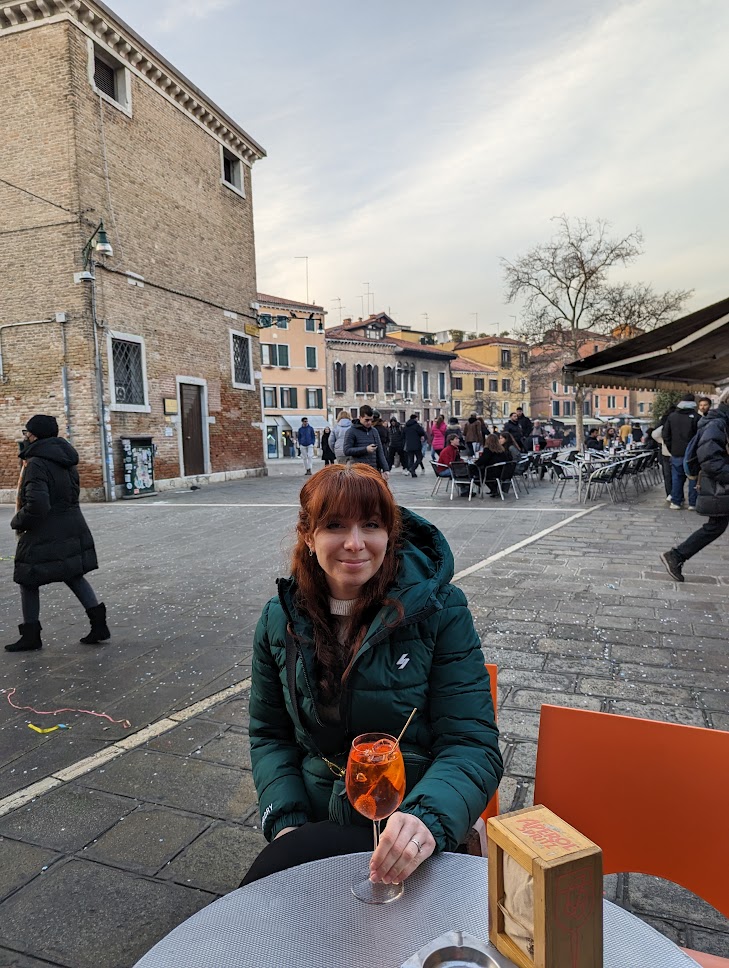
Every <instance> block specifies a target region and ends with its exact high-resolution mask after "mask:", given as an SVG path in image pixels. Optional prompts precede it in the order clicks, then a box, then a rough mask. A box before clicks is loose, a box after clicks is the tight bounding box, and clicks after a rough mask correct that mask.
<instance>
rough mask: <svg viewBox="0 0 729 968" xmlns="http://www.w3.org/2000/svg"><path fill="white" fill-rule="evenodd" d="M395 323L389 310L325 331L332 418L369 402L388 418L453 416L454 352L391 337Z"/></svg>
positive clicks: (427, 419) (328, 388) (421, 418)
mask: <svg viewBox="0 0 729 968" xmlns="http://www.w3.org/2000/svg"><path fill="white" fill-rule="evenodd" d="M388 329H390V330H393V331H397V325H396V323H395V322H394V321H393V320H392V319H390V317H389V316H388V315H387V314H386V313H378V314H376V315H372V316H368V317H367V319H359V320H352V319H345V320H344V322H343V324H342V325H341V326H335V327H332V328H330V329H327V331H326V346H327V372H328V384H327V396H328V403H329V412H330V414H331V416H332V418H333V419H335V420H336V418H337V417H338V416H339V414H340V413H341V412H342V410H348V411H350V412H352V413H354V414H356V412H357V410H358V409H359V407H360V406H362V405H363V404H365V403H368V404H369V405H370V406H371V407H372V408H373V409H375V408H376V409H377V410H379V411H380V413H381V414H382V416H383V418H385V419H389V418H390V416H395V417H397V418H398V420H401V421H404V420H407V418H408V417H409V416H410V414H411V413H415V414H417V415H418V418H419V419H420V420H422V421H424V422H425V423H429V422H430V421H432V420H435V418H436V417H437V416H438V414H440V413H442V414H443V415H444V416H446V417H447V416H449V411H450V396H451V380H450V368H449V364H450V363H451V361H452V360H454V359H455V358H456V356H455V353H450V352H447V351H444V350H442V349H440V348H439V347H436V346H430V345H423V344H421V343H419V342H415V341H414V340H412V339H403V338H400V337H397V336H393V335H391V333H390V332H388Z"/></svg>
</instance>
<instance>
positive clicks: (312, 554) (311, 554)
mask: <svg viewBox="0 0 729 968" xmlns="http://www.w3.org/2000/svg"><path fill="white" fill-rule="evenodd" d="M309 557H310V558H313V557H314V552H313V551H312V550H311V548H309Z"/></svg>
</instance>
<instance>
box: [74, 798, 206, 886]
mask: <svg viewBox="0 0 729 968" xmlns="http://www.w3.org/2000/svg"><path fill="white" fill-rule="evenodd" d="M209 823H210V821H209V820H207V819H206V818H203V817H198V816H194V815H192V814H183V813H180V812H179V811H178V810H166V809H163V808H160V807H152V806H146V805H145V806H142V807H140V808H139V809H138V810H135V811H134V812H133V813H130V814H128V815H127V816H126V817H122V818H121V819H120V820H119V822H118V823H116V824H115V825H114V826H113V827H112V828H111V830H108V831H107V832H106V833H105V834H102V835H101V837H99V838H98V839H96V840H95V841H94V843H92V844H91V846H90V847H88V848H86V850H85V856H86V859H87V860H92V861H96V862H98V863H101V864H107V865H108V866H110V867H122V868H124V869H125V870H129V871H134V872H136V873H138V874H148V875H150V876H151V875H153V874H156V873H157V871H158V870H159V869H160V868H161V867H163V866H164V865H165V864H167V863H169V861H170V860H172V858H173V857H175V856H176V855H177V854H178V853H179V852H180V851H181V850H183V849H184V848H185V847H187V846H188V844H190V843H191V842H192V841H193V840H195V838H196V837H199V835H200V834H201V833H202V832H203V830H205V828H206V827H207V826H208V825H209Z"/></svg>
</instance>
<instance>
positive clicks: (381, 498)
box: [309, 468, 395, 531]
mask: <svg viewBox="0 0 729 968" xmlns="http://www.w3.org/2000/svg"><path fill="white" fill-rule="evenodd" d="M320 475H321V477H322V480H321V482H320V487H319V488H318V489H317V493H316V496H315V499H314V501H312V504H311V506H310V508H309V513H310V516H311V520H312V522H316V525H315V527H316V528H325V527H326V526H327V524H329V522H330V521H338V520H339V521H341V520H347V519H349V518H356V519H358V520H360V521H361V520H364V519H365V518H368V519H378V520H379V521H381V522H382V524H383V526H384V527H385V528H386V530H387V531H392V528H393V526H394V524H395V511H394V502H393V501H392V499H391V498H390V500H388V498H389V496H390V492H389V491H386V487H387V485H385V484H384V483H381V482H380V481H378V480H376V479H373V478H371V477H368V476H365V475H364V474H358V473H357V472H356V471H352V470H351V469H350V468H343V469H342V470H341V471H339V473H330V474H327V475H326V480H324V479H323V477H324V475H323V474H322V472H320Z"/></svg>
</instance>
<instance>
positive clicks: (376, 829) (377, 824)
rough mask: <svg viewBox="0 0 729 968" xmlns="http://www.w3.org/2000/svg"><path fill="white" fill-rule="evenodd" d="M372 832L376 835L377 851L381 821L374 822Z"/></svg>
mask: <svg viewBox="0 0 729 968" xmlns="http://www.w3.org/2000/svg"><path fill="white" fill-rule="evenodd" d="M372 832H373V833H374V837H375V848H374V849H375V850H377V845H378V844H379V842H380V821H379V820H373V821H372Z"/></svg>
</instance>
